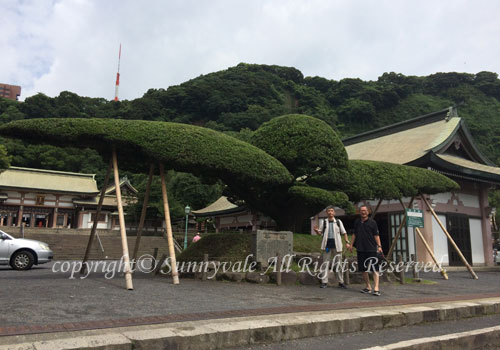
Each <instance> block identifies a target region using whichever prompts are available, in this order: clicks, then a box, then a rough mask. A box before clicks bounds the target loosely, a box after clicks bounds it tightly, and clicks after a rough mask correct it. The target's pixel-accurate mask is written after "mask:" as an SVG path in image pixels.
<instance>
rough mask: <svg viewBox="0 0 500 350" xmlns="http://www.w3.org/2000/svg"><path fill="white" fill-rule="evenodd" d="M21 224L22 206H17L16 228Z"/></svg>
mask: <svg viewBox="0 0 500 350" xmlns="http://www.w3.org/2000/svg"><path fill="white" fill-rule="evenodd" d="M22 222H23V206H22V205H20V206H19V210H18V212H17V223H16V226H21V223H22Z"/></svg>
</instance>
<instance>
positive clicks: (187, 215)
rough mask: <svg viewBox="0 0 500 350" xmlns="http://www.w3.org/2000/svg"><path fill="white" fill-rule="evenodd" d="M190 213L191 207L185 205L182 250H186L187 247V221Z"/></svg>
mask: <svg viewBox="0 0 500 350" xmlns="http://www.w3.org/2000/svg"><path fill="white" fill-rule="evenodd" d="M190 212H191V207H190V206H189V205H186V207H185V208H184V213H186V231H185V233H184V249H186V248H187V246H188V219H189V213H190Z"/></svg>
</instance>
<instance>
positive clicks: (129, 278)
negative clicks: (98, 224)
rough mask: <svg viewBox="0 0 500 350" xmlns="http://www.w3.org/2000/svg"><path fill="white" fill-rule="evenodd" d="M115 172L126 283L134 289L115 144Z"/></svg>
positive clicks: (130, 288) (129, 288)
mask: <svg viewBox="0 0 500 350" xmlns="http://www.w3.org/2000/svg"><path fill="white" fill-rule="evenodd" d="M113 173H114V177H115V193H116V202H117V206H118V220H119V221H120V235H121V238H122V251H123V264H124V265H125V268H124V271H123V272H124V273H125V285H126V288H127V289H128V290H133V289H134V286H133V284H132V271H131V269H130V259H129V255H128V243H127V232H126V231H125V215H124V214H123V203H122V191H121V189H120V176H119V174H118V160H117V158H116V148H115V147H114V146H113Z"/></svg>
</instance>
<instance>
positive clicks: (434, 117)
mask: <svg viewBox="0 0 500 350" xmlns="http://www.w3.org/2000/svg"><path fill="white" fill-rule="evenodd" d="M455 113H456V112H454V109H453V107H449V108H445V109H443V110H440V111H437V112H433V113H429V114H425V115H422V116H419V117H416V118H412V119H408V120H404V121H402V122H399V123H395V124H391V125H387V126H383V127H381V128H378V129H374V130H370V131H367V132H364V133H361V134H358V135H354V136H349V137H346V138H344V139H342V142H343V143H344V146H349V145H352V144H356V143H360V142H364V141H368V140H371V139H376V138H379V137H382V136H387V135H391V134H395V133H398V132H401V131H404V130H408V129H413V128H416V127H418V126H422V125H426V124H430V123H434V122H436V121H440V120H443V119H445V118H446V117H447V116H448V117H452V116H453V115H455Z"/></svg>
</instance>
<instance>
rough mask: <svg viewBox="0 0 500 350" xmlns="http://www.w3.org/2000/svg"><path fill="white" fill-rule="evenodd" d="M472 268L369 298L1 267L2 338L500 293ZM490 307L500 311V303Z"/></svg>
mask: <svg viewBox="0 0 500 350" xmlns="http://www.w3.org/2000/svg"><path fill="white" fill-rule="evenodd" d="M477 273H478V276H479V280H473V279H472V278H470V275H469V274H468V272H450V273H449V277H450V278H449V280H447V281H446V280H443V279H442V277H441V275H440V274H439V273H430V274H425V275H422V276H421V277H423V278H424V279H427V280H430V281H433V282H437V283H436V284H432V285H421V284H411V285H399V284H388V283H385V284H383V285H382V287H381V290H382V293H383V294H382V296H381V297H374V296H371V295H363V294H361V293H359V289H360V287H361V286H359V285H352V286H350V288H349V289H348V290H341V289H338V288H326V289H320V288H318V287H317V286H302V285H296V286H280V287H278V286H275V285H269V284H266V285H256V284H250V283H231V282H219V281H206V282H202V281H196V280H190V279H181V284H180V285H177V286H174V285H172V283H171V280H170V279H169V278H164V277H153V276H151V275H145V274H142V275H141V274H137V275H135V276H134V288H135V290H134V291H126V290H125V289H124V287H123V286H124V282H123V278H122V277H116V278H114V279H110V280H107V279H105V278H104V276H103V275H102V274H92V275H91V276H89V277H88V278H87V279H82V280H80V279H72V280H71V279H68V277H69V274H61V273H60V274H54V273H52V270H51V268H50V266H44V265H42V266H41V267H39V268H37V269H34V270H32V271H27V272H17V271H13V270H7V269H0V278H1V280H2V283H1V285H0V293H1V295H3V296H9V297H8V298H9V299H8V302H4V303H2V309H3V312H2V314H0V344H7V342H8V341H11V342H12V340H13V339H15V342H16V343H19V341H21V340H22V339H31V341H34V340H40V339H44V338H46V337H48V338H50V337H55V338H67V337H68V336H73V335H74V334H75V333H74V332H75V331H78V332H81V331H83V332H91V334H94V333H95V332H98V333H99V332H104V333H107V334H115V332H116V327H138V329H139V330H141V329H142V328H141V327H143V328H145V329H151V328H155V329H156V328H164V327H170V326H172V325H173V326H174V327H179V322H181V323H183V324H184V326H180V327H192V326H185V324H189V323H192V322H201V323H199V324H198V325H200V326H201V325H202V324H203V322H205V323H207V324H220V325H228V324H235V322H236V320H237V321H238V322H240V321H241V322H243V321H244V320H247V321H249V320H250V319H248V318H255V317H257V319H256V320H258V324H262V322H263V320H265V319H269V320H272V319H274V320H275V319H276V318H277V319H279V320H280V321H279V322H284V321H283V320H287V319H295V318H296V317H299V316H300V315H302V316H304V317H305V318H306V319H307V317H309V316H311V315H316V314H320V315H323V314H329V315H331V317H337V316H338V315H340V314H343V315H345V314H349V315H350V314H355V313H363V312H365V311H367V310H369V309H371V308H374V307H375V308H379V309H380V308H381V309H382V310H387V309H389V308H397V307H400V308H401V309H398V310H399V311H394V310H396V309H394V310H393V311H394V312H396V313H397V314H398V313H401V312H404V310H405V309H408V308H409V307H411V306H408V305H414V306H415V307H416V305H417V304H423V303H425V304H428V303H437V304H436V307H440V306H442V305H443V304H446V305H448V304H450V303H452V302H457V301H461V300H473V301H474V303H477V302H481V303H482V302H486V301H485V300H484V299H490V300H489V301H488V302H490V301H491V300H496V299H491V298H500V273H499V272H487V271H478V272H477ZM76 277H77V276H76ZM5 300H6V299H5ZM495 302H496V301H495ZM460 308H461V306H460ZM481 308H482V306H477V305H476V306H474V307H473V309H474V310H475V311H468V312H474V313H473V315H474V314H476V311H477V312H478V313H480V312H483V311H484V308H483V309H481ZM476 309H477V310H476ZM481 310H482V311H481ZM488 310H489V311H488V312H491V311H492V310H493V311H492V312H496V313H498V312H499V311H498V310H500V308H499V309H498V310H497V309H495V307H493V309H488ZM377 312H378V311H377ZM335 315H337V316H335ZM329 317H330V316H329ZM426 317H427V316H426ZM399 318H400V317H399ZM186 322H187V323H186ZM308 323H310V321H308ZM280 327H281V326H280ZM301 327H303V325H302V326H301ZM113 328H114V329H113ZM92 330H93V331H92ZM41 333H45V334H41ZM78 334H80V333H78ZM15 335H18V336H17V337H15V338H13V337H12V336H15ZM120 339H122V338H120ZM245 339H246V338H245ZM127 344H128V343H127ZM37 349H38V348H37Z"/></svg>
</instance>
